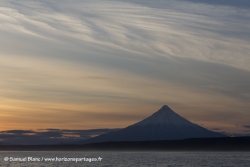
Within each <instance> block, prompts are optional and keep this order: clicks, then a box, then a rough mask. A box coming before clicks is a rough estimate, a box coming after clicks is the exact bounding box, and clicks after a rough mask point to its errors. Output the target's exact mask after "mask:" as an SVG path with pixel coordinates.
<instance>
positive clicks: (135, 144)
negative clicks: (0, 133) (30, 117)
mask: <svg viewBox="0 0 250 167" xmlns="http://www.w3.org/2000/svg"><path fill="white" fill-rule="evenodd" d="M0 151H250V137H222V138H196V139H184V140H165V141H128V142H126V141H123V142H103V143H92V144H85V145H73V144H72V145H0Z"/></svg>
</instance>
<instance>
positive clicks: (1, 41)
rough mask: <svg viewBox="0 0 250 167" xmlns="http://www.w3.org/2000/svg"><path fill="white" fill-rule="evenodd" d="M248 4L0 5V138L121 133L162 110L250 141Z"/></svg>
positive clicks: (242, 0)
mask: <svg viewBox="0 0 250 167" xmlns="http://www.w3.org/2000/svg"><path fill="white" fill-rule="evenodd" d="M249 20H250V2H248V1H246V0H239V1H230V0H228V1H225V0H224V1H223V0H220V1H218V2H217V1H213V0H212V1H209V3H208V2H206V1H205V0H200V1H198V0H154V1H152V0H71V1H69V0H68V1H66V0H60V1H51V0H22V1H16V0H8V1H6V0H0V131H4V130H17V129H19V130H20V129H21V130H30V129H31V130H35V129H46V128H57V129H75V130H77V129H78V130H87V129H98V128H99V129H100V128H111V129H112V128H123V127H126V126H128V125H131V124H133V123H135V122H138V121H140V120H142V119H144V118H145V117H148V116H150V115H151V114H153V113H154V112H156V111H157V110H158V109H160V108H161V106H162V105H164V104H167V105H168V106H169V107H170V108H171V109H173V110H174V111H175V112H176V113H178V114H179V115H181V116H183V117H185V118H186V119H188V120H190V121H192V122H193V123H196V124H199V125H201V126H203V127H205V128H208V129H210V130H215V131H218V132H226V133H231V134H233V133H237V134H250V21H249Z"/></svg>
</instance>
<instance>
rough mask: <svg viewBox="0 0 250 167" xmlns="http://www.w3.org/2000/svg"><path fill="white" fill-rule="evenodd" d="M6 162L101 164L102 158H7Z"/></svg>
mask: <svg viewBox="0 0 250 167" xmlns="http://www.w3.org/2000/svg"><path fill="white" fill-rule="evenodd" d="M4 161H10V162H27V161H30V162H40V161H41V162H42V161H43V162H99V161H102V158H101V157H98V158H86V157H83V158H66V157H53V158H48V157H41V158H37V157H22V158H20V157H18V158H15V157H5V158H4Z"/></svg>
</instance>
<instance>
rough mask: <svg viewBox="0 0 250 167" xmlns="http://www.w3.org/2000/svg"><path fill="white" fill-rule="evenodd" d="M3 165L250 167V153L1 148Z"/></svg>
mask: <svg viewBox="0 0 250 167" xmlns="http://www.w3.org/2000/svg"><path fill="white" fill-rule="evenodd" d="M0 166H3V167H46V166H52V167H54V166H55V167H78V166H81V167H94V166H103V167H137V166H138V167H154V166H155V167H158V166H159V167H182V166H183V167H196V166H197V167H250V152H107V151H105V152H85V151H84V152H81V151H53V152H52V151H39V152H36V151H32V152H31V151H22V152H20V151H19V152H18V151H1V152H0Z"/></svg>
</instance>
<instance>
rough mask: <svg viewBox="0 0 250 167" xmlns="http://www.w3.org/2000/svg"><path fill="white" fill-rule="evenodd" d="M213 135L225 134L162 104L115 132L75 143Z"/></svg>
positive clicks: (177, 138)
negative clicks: (198, 123)
mask: <svg viewBox="0 0 250 167" xmlns="http://www.w3.org/2000/svg"><path fill="white" fill-rule="evenodd" d="M214 137H226V136H225V135H223V134H220V133H217V132H213V131H210V130H207V129H205V128H203V127H201V126H199V125H197V124H194V123H192V122H190V121H188V120H186V119H185V118H183V117H181V116H180V115H178V114H177V113H175V112H174V111H173V110H171V109H170V108H169V107H168V106H167V105H164V106H163V107H162V108H161V109H160V110H158V111H157V112H155V113H154V114H152V115H151V116H149V117H147V118H146V119H144V120H142V121H140V122H137V123H135V124H133V125H131V126H128V127H126V128H124V129H121V130H118V131H115V132H110V133H107V134H103V135H100V136H97V137H94V138H91V139H87V140H84V141H81V142H78V143H77V144H87V143H99V142H107V141H149V140H181V139H187V138H214Z"/></svg>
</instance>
